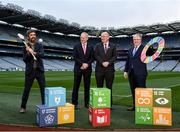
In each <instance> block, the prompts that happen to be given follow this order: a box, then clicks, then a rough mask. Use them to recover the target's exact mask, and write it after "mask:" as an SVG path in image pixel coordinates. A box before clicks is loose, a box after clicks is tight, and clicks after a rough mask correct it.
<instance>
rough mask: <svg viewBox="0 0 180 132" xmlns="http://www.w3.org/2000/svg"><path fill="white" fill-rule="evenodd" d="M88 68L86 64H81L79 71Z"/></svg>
mask: <svg viewBox="0 0 180 132" xmlns="http://www.w3.org/2000/svg"><path fill="white" fill-rule="evenodd" d="M88 66H89V65H88V64H87V63H83V64H82V66H81V68H80V69H82V70H85V69H87V68H88Z"/></svg>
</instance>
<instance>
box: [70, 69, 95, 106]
mask: <svg viewBox="0 0 180 132" xmlns="http://www.w3.org/2000/svg"><path fill="white" fill-rule="evenodd" d="M91 72H92V71H79V72H74V85H73V92H72V104H74V105H75V106H77V105H78V92H79V87H80V83H81V79H82V76H83V81H84V101H85V102H84V105H85V106H86V105H89V90H90V83H91Z"/></svg>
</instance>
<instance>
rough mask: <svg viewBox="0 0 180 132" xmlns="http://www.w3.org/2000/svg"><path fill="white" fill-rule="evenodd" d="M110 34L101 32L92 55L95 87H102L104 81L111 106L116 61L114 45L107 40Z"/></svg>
mask: <svg viewBox="0 0 180 132" xmlns="http://www.w3.org/2000/svg"><path fill="white" fill-rule="evenodd" d="M109 38H110V35H109V33H108V32H102V33H101V41H102V42H101V43H99V44H97V45H96V47H95V53H94V57H95V59H96V69H95V76H96V83H97V87H99V88H102V87H103V85H104V81H106V87H107V88H109V89H110V90H111V107H112V85H113V80H114V72H115V69H114V63H115V61H116V45H115V44H113V43H110V42H109Z"/></svg>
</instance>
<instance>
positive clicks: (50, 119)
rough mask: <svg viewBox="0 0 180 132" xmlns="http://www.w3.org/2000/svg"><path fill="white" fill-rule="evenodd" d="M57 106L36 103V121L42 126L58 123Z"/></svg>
mask: <svg viewBox="0 0 180 132" xmlns="http://www.w3.org/2000/svg"><path fill="white" fill-rule="evenodd" d="M57 118H58V116H57V107H47V106H45V105H36V123H37V125H38V126H40V127H45V126H54V125H57Z"/></svg>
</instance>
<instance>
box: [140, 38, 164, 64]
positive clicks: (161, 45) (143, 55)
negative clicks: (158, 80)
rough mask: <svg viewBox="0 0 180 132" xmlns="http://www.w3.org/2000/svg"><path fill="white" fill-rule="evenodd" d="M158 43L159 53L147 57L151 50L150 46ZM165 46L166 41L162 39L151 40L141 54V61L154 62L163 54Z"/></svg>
mask: <svg viewBox="0 0 180 132" xmlns="http://www.w3.org/2000/svg"><path fill="white" fill-rule="evenodd" d="M155 43H158V49H157V51H156V52H155V53H154V54H153V55H152V56H146V52H147V50H148V48H149V46H151V45H153V44H155ZM164 45H165V40H164V39H163V38H162V37H155V38H153V39H151V40H150V41H149V42H148V43H147V44H146V46H145V47H144V49H143V51H142V53H141V61H142V62H143V63H150V62H152V61H154V60H155V59H156V58H157V57H158V56H159V55H160V53H161V52H162V50H163V48H164Z"/></svg>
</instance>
